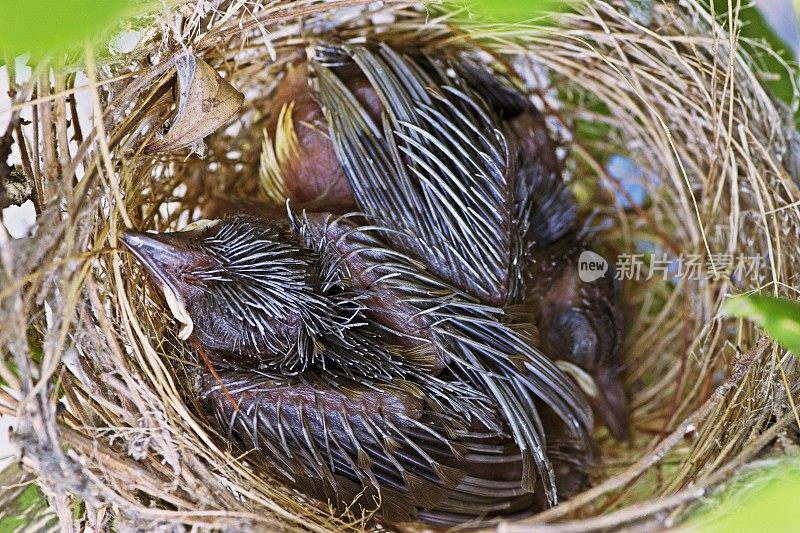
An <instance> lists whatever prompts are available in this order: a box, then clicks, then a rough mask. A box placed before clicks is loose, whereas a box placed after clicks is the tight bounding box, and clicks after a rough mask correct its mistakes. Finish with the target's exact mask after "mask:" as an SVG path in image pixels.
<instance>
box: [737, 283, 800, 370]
mask: <svg viewBox="0 0 800 533" xmlns="http://www.w3.org/2000/svg"><path fill="white" fill-rule="evenodd" d="M722 313H723V314H725V315H733V316H737V317H741V318H747V319H749V320H752V321H753V322H755V323H756V324H758V325H759V326H761V327H762V328H764V331H766V332H767V333H768V334H769V335H770V336H771V337H772V338H773V339H775V340H776V341H777V342H779V343H780V344H781V345H782V346H783V347H784V348H786V349H787V350H790V351H791V352H792V353H794V354H795V355H797V356H800V302H798V301H795V300H788V299H785V298H775V297H772V296H764V295H761V294H748V295H743V296H736V297H734V298H731V299H729V300H727V301H726V302H725V304H724V305H723V306H722Z"/></svg>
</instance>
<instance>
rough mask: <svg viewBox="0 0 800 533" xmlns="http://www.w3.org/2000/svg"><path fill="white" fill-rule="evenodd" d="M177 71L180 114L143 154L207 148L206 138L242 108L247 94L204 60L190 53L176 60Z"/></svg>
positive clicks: (146, 147)
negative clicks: (190, 147) (204, 139)
mask: <svg viewBox="0 0 800 533" xmlns="http://www.w3.org/2000/svg"><path fill="white" fill-rule="evenodd" d="M175 67H176V70H177V71H178V113H177V115H176V116H175V121H174V122H173V123H172V126H171V127H170V128H169V131H167V133H166V135H164V137H163V138H161V139H159V140H157V141H155V142H152V143H150V144H148V145H147V146H145V148H144V153H146V154H155V153H158V152H169V151H172V150H178V149H180V148H185V147H187V146H192V147H193V149H194V150H196V151H202V150H203V149H204V148H205V145H204V143H203V138H204V137H206V136H207V135H210V134H211V133H213V132H214V131H216V130H217V129H218V128H219V127H221V126H222V125H224V124H225V123H226V122H228V120H230V119H231V117H233V116H234V115H235V114H236V113H237V112H238V111H239V108H241V107H242V103H243V102H244V95H243V94H242V93H240V92H239V91H237V90H236V89H235V88H234V87H233V86H232V85H231V84H230V83H228V82H227V81H225V80H224V79H223V78H222V77H221V76H220V75H219V73H218V72H217V71H216V70H214V69H213V68H211V66H210V65H209V64H208V63H206V62H205V61H203V60H202V59H200V58H198V57H195V55H194V54H193V53H191V52H187V53H185V54H183V55H181V56H180V57H178V58H177V60H176V62H175Z"/></svg>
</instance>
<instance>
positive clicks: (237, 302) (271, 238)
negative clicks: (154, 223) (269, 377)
mask: <svg viewBox="0 0 800 533" xmlns="http://www.w3.org/2000/svg"><path fill="white" fill-rule="evenodd" d="M121 240H122V242H123V243H124V244H125V246H126V247H127V249H128V250H129V251H130V252H131V253H132V254H133V255H134V256H135V257H136V258H137V259H138V260H139V262H140V263H141V264H142V266H143V267H144V269H145V271H146V272H147V274H148V276H149V277H150V278H151V280H152V281H153V282H154V283H155V284H156V285H157V286H158V287H159V289H160V290H161V292H162V294H163V295H164V299H165V300H166V303H167V305H168V307H169V309H170V311H171V312H172V314H173V316H174V317H175V319H176V320H177V321H178V322H180V323H181V324H183V328H182V329H181V331H180V333H179V337H180V338H181V339H184V340H186V339H188V338H190V337H191V338H193V339H195V340H196V341H198V342H199V343H200V344H202V345H203V346H205V347H207V348H210V349H211V350H214V351H215V352H222V353H226V354H234V355H235V354H238V355H240V356H242V355H243V356H246V357H256V356H257V357H259V358H260V359H266V360H269V357H270V356H274V357H276V358H277V357H281V358H284V359H285V358H286V357H289V355H290V354H293V355H295V356H299V357H297V358H296V359H302V358H303V356H304V354H305V353H306V351H307V350H308V349H309V346H311V349H313V340H314V336H315V330H316V328H315V324H316V323H317V317H319V316H324V315H325V305H326V300H325V298H324V297H322V296H320V295H318V294H316V293H315V291H314V283H313V279H312V277H313V272H314V261H315V257H314V254H313V253H312V251H311V250H309V249H308V248H307V247H306V246H305V245H304V243H303V242H301V241H300V240H299V239H298V238H297V237H296V236H294V235H293V234H292V233H291V232H290V231H289V230H288V229H285V228H283V227H281V226H279V225H277V224H275V223H273V222H269V221H266V220H262V219H256V218H251V217H244V216H237V217H232V218H228V219H225V220H222V221H213V222H212V221H206V222H203V223H202V224H199V225H191V226H189V227H187V228H185V229H184V230H183V231H179V232H173V233H139V232H127V233H125V234H123V235H122V236H121ZM284 362H285V361H284Z"/></svg>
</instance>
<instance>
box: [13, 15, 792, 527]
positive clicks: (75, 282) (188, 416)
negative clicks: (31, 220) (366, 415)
mask: <svg viewBox="0 0 800 533" xmlns="http://www.w3.org/2000/svg"><path fill="white" fill-rule="evenodd" d="M172 4H176V5H175V6H174V7H172V8H170V10H169V11H168V12H162V13H159V14H158V15H157V16H153V17H151V18H143V19H141V20H140V21H139V24H140V25H142V29H143V31H142V34H141V35H142V41H141V43H140V45H139V46H138V47H137V48H136V49H135V50H134V51H132V52H129V53H127V54H117V55H114V56H112V57H100V58H95V57H94V55H93V54H92V52H91V51H88V52H87V55H86V57H85V59H86V61H85V62H83V61H78V62H77V63H79V64H81V65H84V64H85V65H86V69H85V73H86V75H87V77H88V79H89V81H90V82H97V83H96V84H90V87H89V89H88V90H86V92H82V93H81V94H82V95H87V94H88V100H87V101H88V102H89V103H90V105H91V106H92V109H93V111H94V114H95V115H94V116H95V121H94V123H92V124H91V125H89V127H87V125H86V123H85V122H84V123H83V124H81V120H80V118H79V117H77V113H76V105H75V98H74V91H73V89H72V88H73V87H74V86H75V84H76V76H75V75H74V72H75V71H77V70H78V68H77V67H76V68H75V69H70V68H69V67H66V68H61V69H54V70H53V72H52V73H51V75H50V76H49V77H48V75H47V73H45V72H44V71H39V72H38V75H35V76H33V78H32V81H31V82H29V83H27V84H23V85H21V86H19V87H17V93H16V99H17V103H18V105H16V106H15V108H14V114H15V116H14V117H13V118H14V121H15V122H14V123H16V118H17V116H18V113H19V112H23V113H28V112H30V111H32V119H33V120H32V123H30V124H27V123H20V125H19V126H17V127H16V128H14V129H15V132H14V137H13V138H14V139H15V140H16V142H17V148H18V149H20V153H21V155H22V163H23V164H22V170H23V171H24V172H25V173H26V175H28V176H29V177H30V178H32V180H33V185H34V187H33V194H32V197H33V200H34V203H35V204H36V207H37V210H38V219H37V224H36V228H35V232H34V233H33V235H32V236H31V237H29V238H26V239H19V240H9V237H8V236H7V235H6V234H5V233H0V240H1V241H2V242H0V259H2V268H0V313H1V316H3V317H4V318H3V325H2V327H0V340H2V346H3V355H4V363H3V365H1V366H0V369H2V374H3V379H4V381H5V382H6V384H7V387H6V392H4V393H3V401H2V403H3V407H4V412H7V413H10V414H14V415H16V416H17V417H18V424H17V427H16V429H15V432H14V434H13V440H14V441H15V442H16V443H17V444H18V445H19V449H20V453H21V456H22V462H23V464H24V466H25V470H26V471H27V472H30V473H32V474H33V475H35V476H36V481H37V483H38V484H39V486H40V487H41V488H42V489H43V491H44V493H45V494H46V495H47V496H48V500H49V503H50V505H51V507H52V509H53V510H54V511H55V512H56V513H57V515H58V517H59V519H60V520H61V521H62V522H67V523H68V522H70V521H71V520H76V521H84V522H85V523H88V524H91V525H94V526H95V527H96V528H104V527H112V528H119V529H132V528H144V529H152V528H155V527H157V526H162V527H167V528H180V527H181V526H184V525H191V526H200V527H213V528H222V529H228V528H230V529H242V528H244V529H249V528H255V529H259V530H270V531H277V530H298V531H299V530H314V531H328V530H337V531H338V530H343V529H348V528H350V529H354V530H358V529H360V528H363V527H367V526H366V524H367V522H366V518H367V517H363V516H347V515H345V516H341V515H339V516H334V515H333V514H332V513H331V512H330V511H329V510H328V509H327V508H326V507H324V506H321V505H320V504H319V503H318V502H314V501H309V500H306V499H304V498H303V497H302V496H301V495H299V494H297V493H294V492H292V491H291V490H289V489H287V488H284V487H283V486H282V485H281V484H280V482H278V481H272V480H270V478H269V477H266V476H267V474H266V473H265V472H260V471H254V470H253V468H252V467H250V466H248V462H247V457H246V456H244V457H241V456H236V455H235V452H234V451H232V450H230V449H228V447H227V446H226V443H225V441H224V439H220V438H219V436H218V435H216V434H214V433H213V432H212V431H211V430H210V429H209V427H208V426H207V424H206V423H205V422H204V419H203V418H202V417H201V416H200V415H199V413H200V410H199V407H198V406H197V404H196V399H195V398H193V395H192V391H193V390H194V388H193V385H194V384H193V383H192V379H193V375H194V373H193V371H192V369H193V368H196V367H197V366H198V365H201V364H202V362H198V361H197V360H196V359H195V357H194V356H193V355H192V354H191V353H190V352H189V351H188V350H187V349H186V348H185V347H184V344H183V343H182V342H181V341H179V340H178V339H177V338H176V337H174V333H172V330H174V329H175V328H174V327H168V326H169V324H170V323H169V319H168V317H167V316H166V315H165V313H164V312H163V311H162V305H161V301H160V300H159V299H158V295H156V294H154V292H153V291H152V290H150V289H148V288H147V285H146V284H145V283H144V277H143V274H142V273H141V272H140V271H139V270H138V268H136V266H135V265H134V264H133V262H132V261H131V260H130V258H129V257H128V256H126V255H125V254H123V253H121V252H120V250H119V248H118V242H119V241H118V235H119V232H120V231H121V230H123V229H125V228H128V227H133V228H136V229H157V230H168V229H177V228H179V227H181V226H183V225H184V224H186V223H187V222H190V221H192V220H195V219H198V218H202V217H204V216H207V213H208V212H209V211H213V209H214V206H215V202H217V201H218V200H219V199H220V198H247V199H268V198H267V195H266V192H265V189H264V185H263V182H264V172H263V164H262V161H261V160H262V157H264V155H265V154H264V142H263V141H264V133H263V131H264V128H263V126H264V123H265V117H266V116H267V113H268V112H269V108H270V99H271V94H272V93H273V92H274V90H275V87H276V84H277V81H278V80H279V79H280V77H281V75H282V73H283V72H284V71H285V69H286V67H287V65H288V64H289V63H291V62H292V61H293V60H296V59H297V57H298V56H299V54H302V53H303V50H304V49H305V47H307V46H308V44H309V43H310V42H311V41H312V40H313V39H314V38H316V37H320V36H328V37H330V36H334V37H335V38H336V39H342V40H344V39H359V38H361V37H363V36H365V35H369V34H381V35H382V37H381V38H386V39H392V40H394V42H401V43H410V44H413V45H414V46H445V45H454V46H458V45H462V44H464V43H467V42H469V43H471V44H470V46H478V45H479V46H481V47H483V48H484V49H485V50H487V51H488V50H490V51H491V52H492V53H493V54H495V55H496V57H497V58H499V59H500V60H502V61H503V62H504V63H505V65H506V66H507V67H508V68H512V69H514V70H515V71H516V72H517V73H518V75H519V76H520V77H521V79H523V80H524V82H525V83H526V84H528V85H529V87H530V88H531V89H532V91H533V92H534V94H535V95H537V96H536V99H537V103H538V104H539V105H540V106H541V107H544V108H545V109H546V111H547V113H546V114H547V115H548V121H549V125H550V126H551V127H552V130H553V134H554V136H556V137H557V138H558V139H559V142H560V144H561V147H562V150H561V151H562V152H563V155H564V158H565V167H566V175H567V178H568V180H569V183H570V187H571V188H572V190H573V191H574V192H575V194H576V196H577V197H578V199H579V200H580V202H581V205H582V209H583V210H584V211H585V212H586V213H589V212H593V213H594V216H595V218H596V219H597V218H598V217H599V218H600V219H602V220H605V221H606V228H605V229H604V230H603V232H602V233H601V239H602V240H603V242H604V243H605V244H606V245H607V246H608V248H609V249H613V250H614V251H615V253H616V257H614V258H613V260H614V261H615V262H616V266H617V270H618V272H619V274H620V275H621V276H623V277H624V278H625V305H626V313H625V317H626V318H625V321H626V343H625V347H624V361H625V368H624V380H625V385H626V389H627V391H628V393H629V395H630V398H631V406H632V438H631V440H630V442H628V443H620V442H617V441H614V440H613V439H612V438H611V437H610V436H609V435H608V434H607V432H606V431H605V430H603V429H597V430H596V433H595V434H596V438H597V441H598V443H599V446H600V448H601V451H602V455H601V459H600V463H599V464H598V465H597V467H596V469H595V470H594V472H593V484H592V487H591V488H590V489H588V490H587V491H585V492H583V493H581V494H579V495H577V496H575V497H574V498H572V499H571V500H569V501H567V502H565V503H562V504H561V505H559V506H557V507H555V508H552V509H550V510H548V511H545V512H543V513H540V514H538V515H536V516H534V517H532V518H528V519H525V520H524V521H523V522H519V523H504V524H503V525H502V527H504V528H505V530H514V529H516V528H518V527H519V528H520V530H522V529H521V528H523V527H525V528H527V527H530V526H531V525H532V524H549V523H553V522H563V521H567V520H569V521H572V522H571V523H573V524H574V525H575V526H576V529H575V530H581V529H598V528H610V527H616V526H622V525H644V524H651V525H652V524H657V525H665V524H669V523H673V522H674V521H676V520H681V519H682V518H683V517H685V516H686V510H687V509H690V508H691V506H692V505H693V504H694V503H695V502H697V501H699V500H700V499H702V498H704V497H706V496H707V495H708V494H710V493H711V491H712V490H714V489H715V488H717V487H719V486H720V485H723V484H724V483H725V482H726V481H727V480H729V479H730V478H731V476H732V475H733V474H735V473H736V472H737V470H739V469H740V468H741V467H742V466H743V465H746V464H747V463H748V462H751V461H753V460H754V459H755V458H757V457H759V455H760V454H764V453H767V452H768V451H775V450H780V446H779V445H780V444H781V443H782V442H785V440H786V439H789V440H794V439H796V437H797V435H796V433H794V432H792V431H791V428H792V427H794V426H793V424H794V423H795V422H796V418H797V413H796V410H795V405H794V399H793V397H792V393H793V392H795V390H796V383H797V374H798V368H797V364H796V363H795V362H794V359H793V358H792V357H791V356H790V355H788V354H787V353H786V352H785V351H783V350H782V349H781V348H780V347H778V346H776V345H774V344H772V343H770V342H769V341H767V340H766V339H764V338H762V335H763V334H762V332H761V331H760V330H759V329H758V328H757V327H755V326H753V325H752V324H750V323H748V322H742V321H739V320H736V319H729V318H723V317H721V316H720V315H719V308H720V304H721V303H722V302H723V300H724V299H725V298H726V297H727V296H729V295H731V294H736V293H742V292H748V291H756V290H760V291H768V292H769V293H774V294H778V295H780V294H783V295H791V293H792V292H793V291H794V289H793V288H792V287H793V286H795V285H797V283H798V274H799V273H800V247H798V231H800V211H798V207H797V205H798V200H800V193H799V192H798V181H797V180H798V170H800V166H798V165H800V159H798V158H800V152H798V147H799V146H800V142H799V141H798V136H797V133H796V132H795V129H794V126H793V123H792V117H791V114H790V113H789V112H788V111H787V110H786V109H785V108H784V106H783V105H782V104H780V103H777V102H776V101H775V100H773V99H772V98H771V97H770V95H769V94H768V92H767V91H765V89H764V87H763V86H762V83H761V81H760V80H759V76H758V74H759V60H758V57H759V56H758V53H756V52H755V50H757V47H755V46H749V45H748V43H745V42H743V41H742V40H741V39H739V38H737V36H736V35H737V34H736V24H737V20H736V17H735V14H731V15H730V16H728V17H726V18H725V19H724V20H725V22H724V23H721V22H720V21H719V20H717V19H716V18H715V16H714V15H713V14H709V13H708V11H707V3H705V4H703V3H701V2H699V1H696V0H682V1H680V2H678V3H675V4H672V3H658V2H656V3H655V5H654V8H653V13H652V16H651V20H649V21H648V22H647V23H646V24H645V23H644V21H641V20H638V19H637V18H636V17H632V16H631V15H629V13H628V11H627V8H626V3H625V2H622V1H609V2H597V3H585V4H584V3H581V4H580V5H579V7H577V8H576V11H574V12H573V13H570V14H562V15H558V16H557V17H555V24H553V25H550V24H543V25H531V26H513V27H508V26H491V27H489V26H485V25H480V24H476V23H474V22H469V21H468V20H467V21H462V22H457V21H458V20H461V19H466V17H464V16H462V15H463V14H458V13H448V12H447V9H446V8H443V7H442V6H429V8H428V9H425V8H423V7H421V6H420V5H419V4H417V5H414V4H407V3H401V2H385V3H380V2H367V1H361V0H340V1H337V2H329V3H319V2H312V1H304V0H297V1H293V2H270V3H266V4H265V5H264V6H260V7H259V8H258V9H255V8H254V7H253V6H252V5H251V4H250V3H245V2H227V1H221V2H186V3H183V2H178V3H174V2H173V3H172ZM731 28H733V29H734V31H733V33H731V31H730V29H731ZM189 57H191V58H192V59H191V61H193V62H195V63H196V64H197V65H200V61H203V62H205V63H207V64H208V65H210V66H211V67H213V70H215V71H217V72H219V73H220V74H221V75H222V78H223V79H224V80H225V81H226V82H227V83H228V84H230V85H231V86H232V87H235V88H236V89H237V90H238V91H240V92H241V93H243V94H244V103H243V106H242V107H241V109H240V110H239V111H237V112H236V113H234V114H232V115H231V119H230V120H228V118H229V117H227V116H222V117H212V118H211V119H209V120H210V122H209V124H211V125H212V126H214V129H216V131H214V132H213V133H212V132H208V133H210V136H208V137H206V138H205V141H204V143H203V142H202V141H200V134H201V133H202V134H205V133H206V132H199V131H194V132H192V131H191V128H189V129H188V130H187V131H186V132H184V137H181V138H180V139H178V140H176V141H174V143H173V145H172V146H168V147H167V148H172V149H169V150H166V151H165V150H161V151H158V150H156V149H154V148H152V146H153V144H152V143H153V142H154V141H158V139H161V138H162V136H164V133H165V131H166V128H165V126H164V125H165V123H166V122H167V121H168V120H169V118H170V117H171V116H172V115H173V114H175V109H176V107H178V106H177V105H176V102H175V100H176V99H177V100H181V98H185V97H187V94H185V93H186V92H187V87H186V84H185V80H181V82H179V83H178V84H177V90H176V81H175V79H176V76H175V70H176V68H177V69H178V70H180V68H181V62H185V61H187V58H189ZM80 68H81V69H83V66H81V67H80ZM198 68H199V67H198ZM198 72H199V70H198ZM212 78H213V76H212ZM98 80H99V81H98ZM176 94H177V97H174V96H173V95H176ZM215 94H217V96H219V95H220V94H222V93H221V92H218V93H215ZM230 94H233V93H230ZM234 107H235V106H234ZM226 121H227V123H225V122H226ZM173 122H174V124H173V128H174V127H175V125H176V124H177V122H178V121H177V120H175V121H173ZM223 123H225V124H224V125H223ZM81 125H83V128H81ZM217 126H218V127H217ZM192 133H194V135H193V134H192ZM169 135H170V134H169V133H167V135H166V136H164V137H163V138H164V139H168V137H169ZM23 137H24V138H25V139H27V142H26V143H24V146H23V145H20V144H19V141H20V139H22V138H23ZM173 137H174V133H173ZM31 141H33V142H31ZM160 142H161V143H162V146H161V148H164V147H163V144H164V142H163V141H160ZM180 145H183V146H186V145H190V146H189V147H188V148H181V147H180ZM147 146H150V147H151V148H149V149H146V148H145V147H147ZM156 148H158V145H157V144H156ZM148 152H157V153H148ZM195 152H201V153H202V157H200V156H199V155H198V154H197V153H195ZM612 156H613V158H612V161H616V163H615V164H616V166H615V164H609V163H608V162H609V158H610V157H612ZM620 161H622V162H626V163H627V164H628V166H629V168H628V169H627V171H626V172H622V173H621V172H619V169H618V168H617V167H618V166H619V165H618V163H619V162H620ZM795 429H796V428H795ZM782 439H783V440H782ZM369 527H376V526H374V523H371V524H370V525H369ZM526 530H527V529H526Z"/></svg>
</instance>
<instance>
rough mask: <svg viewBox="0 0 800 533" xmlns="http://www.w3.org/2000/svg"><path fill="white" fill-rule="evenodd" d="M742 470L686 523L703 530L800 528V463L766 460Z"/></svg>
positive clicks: (704, 532)
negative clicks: (761, 465)
mask: <svg viewBox="0 0 800 533" xmlns="http://www.w3.org/2000/svg"><path fill="white" fill-rule="evenodd" d="M764 463H767V464H769V465H770V466H768V467H765V468H760V469H757V470H753V471H748V472H743V473H742V474H740V475H739V476H737V477H736V478H734V479H733V481H732V482H731V483H730V484H729V485H728V487H727V488H726V489H725V490H722V491H719V492H718V493H716V494H714V495H713V496H712V497H711V498H710V499H709V500H708V501H707V503H706V504H705V505H704V506H702V507H701V508H700V509H698V511H696V512H695V513H693V514H694V516H693V518H692V519H690V521H689V523H688V524H687V526H689V530H693V531H699V532H701V533H717V532H719V533H730V532H734V533H735V532H739V531H741V532H750V531H758V532H759V533H762V532H763V533H771V532H783V531H800V506H798V505H797V502H798V501H800V462H799V461H798V459H797V458H796V457H794V458H791V459H782V460H778V461H774V460H766V461H764Z"/></svg>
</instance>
